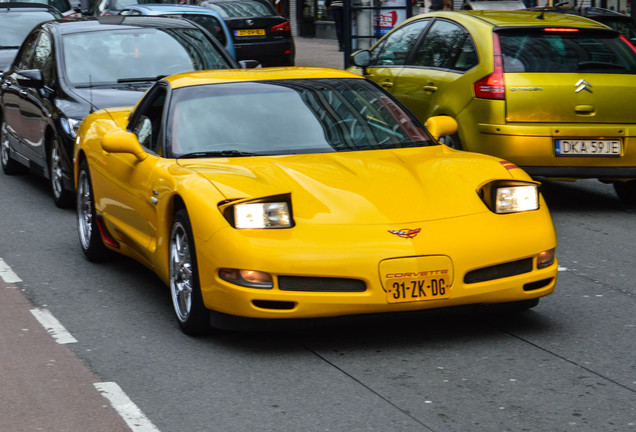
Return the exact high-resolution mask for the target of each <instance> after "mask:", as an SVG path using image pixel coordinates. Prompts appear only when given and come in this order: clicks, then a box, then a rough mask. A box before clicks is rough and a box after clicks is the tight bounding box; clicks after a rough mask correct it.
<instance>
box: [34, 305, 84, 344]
mask: <svg viewBox="0 0 636 432" xmlns="http://www.w3.org/2000/svg"><path fill="white" fill-rule="evenodd" d="M31 313H32V314H33V316H34V317H35V318H36V319H37V320H38V321H39V322H40V324H42V327H44V329H45V330H46V331H47V332H49V334H50V335H51V336H52V337H53V339H55V342H57V343H59V344H68V343H75V342H77V339H75V338H74V337H73V335H71V334H70V333H69V332H68V331H67V330H66V329H65V328H64V326H63V325H62V324H60V322H59V321H58V320H57V319H56V318H55V317H54V316H53V314H52V313H51V312H49V311H48V310H46V309H42V308H36V309H31Z"/></svg>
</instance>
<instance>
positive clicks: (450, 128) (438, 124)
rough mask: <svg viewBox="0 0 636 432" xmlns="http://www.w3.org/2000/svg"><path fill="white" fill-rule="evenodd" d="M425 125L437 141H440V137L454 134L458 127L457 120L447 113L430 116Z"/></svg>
mask: <svg viewBox="0 0 636 432" xmlns="http://www.w3.org/2000/svg"><path fill="white" fill-rule="evenodd" d="M424 126H425V127H426V130H428V133H430V134H431V135H432V136H433V138H435V140H436V141H438V140H439V139H440V137H443V136H446V135H452V134H454V133H455V132H457V128H458V125H457V120H455V119H454V118H452V117H449V116H445V115H440V116H435V117H430V118H429V119H428V120H426V123H424Z"/></svg>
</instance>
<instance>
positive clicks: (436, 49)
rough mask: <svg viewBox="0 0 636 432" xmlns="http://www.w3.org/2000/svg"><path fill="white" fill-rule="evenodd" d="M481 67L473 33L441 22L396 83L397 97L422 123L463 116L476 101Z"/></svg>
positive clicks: (395, 94)
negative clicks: (473, 72) (437, 117)
mask: <svg viewBox="0 0 636 432" xmlns="http://www.w3.org/2000/svg"><path fill="white" fill-rule="evenodd" d="M477 63H478V56H477V50H476V48H475V44H474V42H473V40H472V38H471V35H470V33H469V32H468V31H467V30H466V29H465V28H464V27H462V26H461V25H459V24H458V23H456V22H453V21H450V20H446V19H437V20H435V21H434V22H433V23H432V24H431V26H430V27H429V28H428V29H427V31H426V33H425V34H424V37H423V38H422V39H421V40H420V42H419V44H418V46H417V47H416V48H415V50H414V53H413V55H412V56H411V57H410V58H409V60H408V64H406V65H405V66H404V67H403V68H402V69H401V70H400V73H399V75H398V76H397V77H396V79H395V81H394V83H393V95H394V96H395V97H397V98H398V99H399V100H400V101H401V102H402V103H403V104H404V105H406V107H407V108H409V109H410V110H411V111H412V112H413V113H414V114H415V115H416V116H417V117H418V118H419V119H420V120H421V121H423V122H424V121H426V119H428V118H429V117H431V116H434V115H440V114H445V115H450V116H452V117H454V118H457V117H458V115H459V113H460V112H461V111H462V110H463V109H464V108H465V107H466V106H467V105H468V104H469V103H470V102H471V100H472V99H473V90H472V85H473V82H474V81H475V78H474V77H472V76H471V74H470V72H468V73H467V71H470V70H471V69H472V68H474V67H475V66H476V65H477Z"/></svg>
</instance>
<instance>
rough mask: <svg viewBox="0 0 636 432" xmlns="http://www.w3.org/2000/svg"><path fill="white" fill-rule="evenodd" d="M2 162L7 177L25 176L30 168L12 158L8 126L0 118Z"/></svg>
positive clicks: (0, 157) (0, 155)
mask: <svg viewBox="0 0 636 432" xmlns="http://www.w3.org/2000/svg"><path fill="white" fill-rule="evenodd" d="M0 161H1V162H2V171H4V173H5V174H7V175H14V174H23V173H25V172H27V171H28V168H27V167H25V166H24V165H22V164H21V163H19V162H17V161H15V160H13V159H12V158H11V147H10V145H9V136H8V134H7V124H6V123H5V121H4V119H3V118H1V117H0Z"/></svg>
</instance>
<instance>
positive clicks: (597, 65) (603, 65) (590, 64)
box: [576, 61, 627, 69]
mask: <svg viewBox="0 0 636 432" xmlns="http://www.w3.org/2000/svg"><path fill="white" fill-rule="evenodd" d="M576 67H577V68H578V69H627V68H626V67H625V66H622V65H619V64H615V63H608V62H602V61H582V62H578V63H577V65H576Z"/></svg>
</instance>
